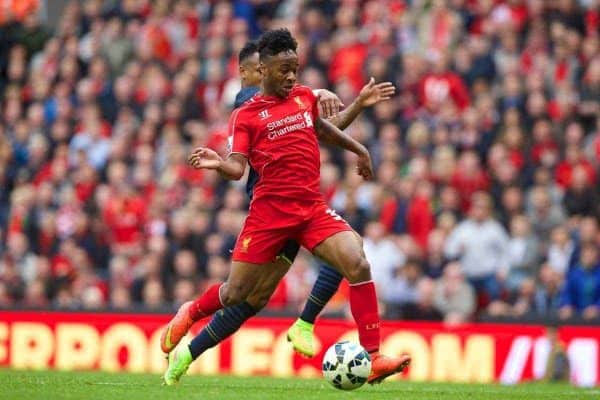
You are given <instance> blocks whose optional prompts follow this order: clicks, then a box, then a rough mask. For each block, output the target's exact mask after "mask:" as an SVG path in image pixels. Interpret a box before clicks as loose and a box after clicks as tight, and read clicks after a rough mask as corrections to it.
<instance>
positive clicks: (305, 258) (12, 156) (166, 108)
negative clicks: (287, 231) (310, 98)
mask: <svg viewBox="0 0 600 400" xmlns="http://www.w3.org/2000/svg"><path fill="white" fill-rule="evenodd" d="M7 3H9V2H7ZM17 3H18V2H17ZM24 3H25V2H23V4H24ZM27 3H28V4H29V5H30V6H31V7H29V8H28V9H26V10H25V11H21V12H20V13H11V12H8V11H6V10H2V12H0V16H1V18H0V24H1V25H0V38H2V39H1V40H0V93H1V94H2V96H1V98H0V306H13V307H56V308H65V309H78V308H89V309H97V308H100V309H102V308H114V309H129V308H130V307H134V306H141V307H145V308H147V309H161V308H163V307H165V306H166V307H173V306H176V305H178V304H180V303H181V302H183V301H186V300H188V299H190V298H193V297H194V296H195V295H196V294H198V293H199V292H200V291H202V290H203V289H204V288H205V287H206V285H208V284H210V283H212V282H214V281H217V280H223V279H224V278H226V276H227V273H228V268H229V259H230V249H231V248H232V246H233V243H234V241H235V238H236V234H237V233H238V232H239V230H240V228H241V225H242V223H243V220H244V217H245V214H246V210H247V206H248V200H247V198H246V195H245V194H244V190H243V186H244V183H243V182H225V181H223V180H221V179H220V178H219V177H218V176H217V175H216V174H215V173H212V172H207V171H196V170H192V169H191V168H189V167H188V166H187V165H186V157H187V155H188V154H189V152H190V150H191V149H192V148H193V147H195V146H200V145H203V146H209V147H211V148H214V149H216V150H218V151H219V152H221V153H222V154H226V142H227V137H226V136H227V120H228V116H229V114H230V112H231V108H232V103H233V100H234V97H235V94H236V92H237V91H238V90H239V88H240V83H239V79H238V77H237V73H238V71H237V54H238V51H239V50H240V49H241V47H242V46H243V45H244V43H245V42H246V41H247V40H248V39H251V38H255V37H256V36H257V35H259V34H260V33H261V32H262V31H264V30H265V29H269V28H276V27H288V28H289V29H290V30H291V31H292V32H293V33H294V35H295V36H296V38H297V39H298V42H299V57H300V60H301V73H300V77H299V80H300V81H301V82H302V83H304V84H307V85H309V86H311V87H313V88H328V89H330V90H332V91H334V92H335V93H337V94H338V96H339V97H340V98H341V99H342V101H343V102H344V103H345V104H349V103H350V102H351V101H352V99H353V98H354V96H356V95H357V93H358V91H359V90H360V88H361V87H362V85H363V84H364V83H365V82H366V81H367V80H368V78H369V77H374V78H375V79H376V80H377V81H391V82H393V83H394V84H395V85H396V87H397V94H396V96H395V97H394V98H393V99H392V100H390V101H387V102H382V103H379V104H377V105H376V106H374V107H373V108H372V109H369V110H366V111H365V112H364V113H363V114H362V115H361V116H360V117H359V118H358V119H357V120H356V121H355V122H354V123H353V124H352V125H351V126H350V127H349V128H348V129H347V132H348V133H349V134H351V135H352V136H353V137H355V138H356V139H358V140H360V141H361V142H363V143H365V144H366V145H368V147H369V149H370V151H371V154H372V158H373V161H374V167H375V169H376V175H377V179H376V180H375V181H373V182H364V181H362V180H361V178H360V177H359V176H358V175H356V174H355V170H354V158H353V156H352V155H351V154H349V153H344V152H342V151H339V150H337V149H332V148H326V147H324V148H322V157H321V160H322V190H323V193H324V194H325V196H326V198H327V200H328V201H329V202H330V204H331V206H332V207H333V208H335V209H336V210H337V211H338V213H339V214H341V215H343V216H344V217H345V218H346V219H347V221H348V222H349V223H350V224H351V225H352V226H353V227H354V228H355V229H356V230H357V231H359V232H360V233H361V234H363V235H364V236H365V252H366V254H367V258H368V259H369V261H370V262H371V265H372V270H373V277H374V280H375V282H376V284H377V285H378V289H379V297H380V300H381V303H382V311H383V312H384V313H385V315H386V316H388V317H390V318H406V319H411V318H412V319H433V320H441V319H444V320H446V321H449V322H453V321H454V322H459V321H465V320H469V319H471V318H474V317H475V316H477V315H481V314H489V315H492V316H512V317H519V316H530V315H538V316H540V315H542V316H543V315H552V316H558V317H560V318H571V317H576V316H577V317H580V318H585V319H593V318H596V317H597V316H598V314H599V312H600V257H599V251H598V249H599V247H598V245H599V240H600V231H599V226H598V221H599V220H598V218H599V217H600V202H599V198H600V197H599V195H600V193H599V191H598V167H599V164H600V2H599V1H598V0H547V1H543V0H504V1H503V0H430V1H427V0H412V1H410V0H381V1H358V0H341V1H329V0H322V1H299V0H283V1H274V0H271V1H270V0H254V1H248V0H247V1H232V2H226V1H208V0H121V1H118V0H113V1H108V0H107V1H101V0H86V1H83V2H78V1H71V2H68V4H67V6H66V8H65V9H64V10H62V12H61V14H60V19H59V20H58V22H57V24H56V26H55V27H54V28H53V29H50V28H49V26H47V25H45V24H43V23H42V22H41V19H40V17H39V15H38V13H37V12H36V6H37V7H38V8H37V9H39V5H40V4H38V2H36V1H27ZM47 6H52V4H51V2H48V4H47ZM318 265H319V264H318V262H316V261H315V260H314V259H313V258H312V256H310V255H309V254H306V253H301V254H300V256H299V257H298V259H297V261H296V263H295V265H294V266H293V267H292V269H291V271H290V273H289V274H288V275H287V276H286V278H285V279H284V281H283V282H282V284H281V285H280V286H279V288H278V289H277V292H276V293H275V295H274V296H273V299H272V300H271V302H270V304H269V308H271V309H276V310H281V311H286V312H292V313H293V312H296V311H297V310H298V309H299V307H301V306H302V302H303V301H304V300H305V299H306V297H307V295H308V293H309V291H310V288H311V286H312V283H313V282H314V279H315V277H316V274H317V268H318ZM346 294H347V288H346V287H345V286H342V288H341V289H340V291H339V292H338V294H337V295H336V297H335V298H334V299H333V300H332V302H331V304H330V305H329V306H328V311H340V310H343V308H344V307H345V304H346V298H345V296H346Z"/></svg>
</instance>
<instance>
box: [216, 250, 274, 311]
mask: <svg viewBox="0 0 600 400" xmlns="http://www.w3.org/2000/svg"><path fill="white" fill-rule="evenodd" d="M264 268H265V265H262V264H254V263H248V262H244V261H233V262H232V263H231V271H230V272H229V277H228V278H227V281H226V282H225V284H224V285H223V288H222V289H221V301H222V303H223V305H225V306H231V305H234V304H238V303H241V302H242V301H244V299H245V298H246V297H247V296H248V295H249V294H250V293H251V292H252V290H254V288H255V287H256V285H257V284H258V282H259V280H260V277H261V271H263V269H264Z"/></svg>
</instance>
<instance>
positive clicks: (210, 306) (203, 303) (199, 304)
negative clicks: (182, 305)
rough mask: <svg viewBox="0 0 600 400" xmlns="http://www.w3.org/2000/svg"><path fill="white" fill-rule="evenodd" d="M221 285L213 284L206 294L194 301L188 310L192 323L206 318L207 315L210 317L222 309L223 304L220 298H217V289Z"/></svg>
mask: <svg viewBox="0 0 600 400" xmlns="http://www.w3.org/2000/svg"><path fill="white" fill-rule="evenodd" d="M221 285H222V283H215V284H214V285H212V286H211V287H209V288H208V290H207V291H206V292H204V293H203V294H201V295H200V296H198V298H197V299H196V300H194V302H193V303H192V306H191V307H190V310H189V313H190V318H191V319H192V320H193V321H198V320H200V319H202V318H204V317H208V316H209V315H212V314H214V313H215V312H216V311H219V310H220V309H221V308H223V304H221V298H220V296H219V289H220V288H221Z"/></svg>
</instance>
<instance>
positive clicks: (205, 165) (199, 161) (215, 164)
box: [188, 147, 248, 181]
mask: <svg viewBox="0 0 600 400" xmlns="http://www.w3.org/2000/svg"><path fill="white" fill-rule="evenodd" d="M188 163H189V164H190V165H191V166H192V167H194V168H196V169H214V170H216V171H217V172H218V173H219V174H220V175H221V176H222V177H223V178H225V179H228V180H233V181H237V180H240V179H241V178H242V176H244V170H245V169H246V164H247V163H248V159H247V158H246V156H244V155H243V154H240V153H231V154H230V155H229V157H227V158H226V159H223V158H221V156H220V155H219V154H218V153H217V152H216V151H214V150H211V149H209V148H208V147H199V148H197V149H196V150H194V151H193V152H192V154H191V155H190V157H189V158H188Z"/></svg>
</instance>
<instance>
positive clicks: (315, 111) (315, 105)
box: [302, 86, 319, 121]
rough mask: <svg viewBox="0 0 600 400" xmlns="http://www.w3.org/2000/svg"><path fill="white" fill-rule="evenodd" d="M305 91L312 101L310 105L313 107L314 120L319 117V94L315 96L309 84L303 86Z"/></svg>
mask: <svg viewBox="0 0 600 400" xmlns="http://www.w3.org/2000/svg"><path fill="white" fill-rule="evenodd" d="M302 88H303V89H304V92H305V94H304V95H305V96H306V98H307V99H308V100H309V101H310V105H311V108H312V114H313V121H314V120H316V119H317V118H318V117H319V103H318V101H317V96H315V94H314V92H313V91H312V90H311V89H310V88H309V87H307V86H302Z"/></svg>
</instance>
